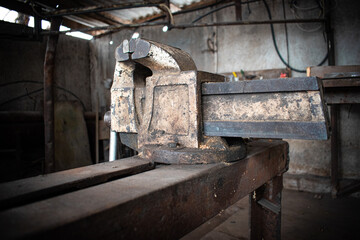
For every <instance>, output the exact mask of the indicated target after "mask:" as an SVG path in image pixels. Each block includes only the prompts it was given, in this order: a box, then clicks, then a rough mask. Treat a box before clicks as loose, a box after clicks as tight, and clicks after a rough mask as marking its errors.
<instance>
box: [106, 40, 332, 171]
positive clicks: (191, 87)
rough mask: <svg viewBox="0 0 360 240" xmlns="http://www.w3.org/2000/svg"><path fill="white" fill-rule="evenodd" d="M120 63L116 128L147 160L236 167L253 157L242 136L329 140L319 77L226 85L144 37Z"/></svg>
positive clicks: (123, 48)
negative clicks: (229, 164) (216, 163)
mask: <svg viewBox="0 0 360 240" xmlns="http://www.w3.org/2000/svg"><path fill="white" fill-rule="evenodd" d="M115 57H116V66H115V72H114V80H113V85H112V88H111V111H110V119H111V129H112V131H116V132H119V133H120V138H121V142H122V143H123V144H125V145H127V146H129V147H130V148H132V149H135V150H137V151H139V154H140V155H141V156H142V157H143V158H147V159H150V160H153V161H156V162H161V163H172V164H199V163H214V162H231V161H236V160H239V159H242V158H244V157H245V156H246V144H245V143H244V141H243V138H249V137H253V138H288V139H289V138H300V139H327V138H328V118H327V113H326V107H325V105H324V102H323V100H322V86H321V82H320V81H319V80H318V79H317V78H314V77H312V78H287V79H270V80H252V81H240V82H225V77H224V76H222V75H217V74H211V73H207V72H202V71H198V70H197V69H196V65H195V63H194V61H193V60H192V58H191V57H190V55H189V54H187V53H186V52H184V51H182V50H180V49H178V48H174V47H171V46H167V45H164V44H161V43H157V42H153V41H149V40H144V39H131V40H130V41H128V40H124V41H123V42H122V43H121V44H120V46H119V47H117V49H116V52H115Z"/></svg>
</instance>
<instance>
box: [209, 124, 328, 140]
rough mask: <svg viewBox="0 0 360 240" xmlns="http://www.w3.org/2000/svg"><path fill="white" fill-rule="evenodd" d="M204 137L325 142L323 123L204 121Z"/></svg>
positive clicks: (325, 127)
mask: <svg viewBox="0 0 360 240" xmlns="http://www.w3.org/2000/svg"><path fill="white" fill-rule="evenodd" d="M204 135H205V136H221V137H244V138H248V137H253V138H278V139H307V140H313V139H315V140H326V139H328V135H327V126H326V123H325V122H270V121H266V122H265V121H263V122H240V121H204Z"/></svg>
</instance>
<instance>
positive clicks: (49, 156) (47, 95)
mask: <svg viewBox="0 0 360 240" xmlns="http://www.w3.org/2000/svg"><path fill="white" fill-rule="evenodd" d="M60 25H61V18H54V19H52V20H51V26H50V30H51V31H58V30H59V28H60ZM58 39H59V35H52V36H49V38H48V41H47V45H46V52H45V60H44V127H45V129H44V132H45V159H44V170H43V172H44V173H51V172H53V171H54V169H55V137H54V85H55V80H54V76H55V55H56V46H57V42H58Z"/></svg>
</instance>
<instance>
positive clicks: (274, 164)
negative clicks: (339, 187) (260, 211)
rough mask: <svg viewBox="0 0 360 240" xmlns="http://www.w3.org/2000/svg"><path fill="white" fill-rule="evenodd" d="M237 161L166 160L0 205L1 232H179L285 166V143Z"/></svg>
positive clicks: (121, 235)
mask: <svg viewBox="0 0 360 240" xmlns="http://www.w3.org/2000/svg"><path fill="white" fill-rule="evenodd" d="M249 149H250V151H249V154H248V156H247V157H246V158H245V159H243V160H242V161H238V162H235V163H217V164H207V165H191V166H190V165H183V166H182V165H168V166H161V167H160V168H156V169H154V170H152V171H148V172H144V173H141V174H138V175H134V176H131V177H127V178H124V179H120V180H115V181H111V182H108V183H105V184H101V185H98V186H93V187H89V188H87V189H83V190H79V191H76V192H72V193H68V194H64V195H61V196H57V197H54V198H51V199H47V200H43V201H40V202H36V203H33V204H29V205H26V206H22V207H18V208H13V209H9V210H6V211H3V212H1V213H0V228H1V229H0V230H1V231H0V235H1V237H2V238H3V239H5V238H14V239H17V238H25V237H33V238H51V239H64V238H69V237H70V238H87V239H99V238H106V239H110V238H111V239H114V238H116V239H176V238H179V237H181V236H183V235H184V234H186V233H187V232H189V231H191V230H192V229H194V228H195V227H197V226H199V225H200V224H202V223H203V222H205V221H206V220H207V219H209V218H211V217H213V216H214V215H216V214H218V213H219V212H220V211H221V210H223V209H224V208H226V207H228V206H229V205H231V204H233V203H235V202H236V201H238V200H239V199H240V198H242V197H244V196H246V195H247V194H248V193H250V192H252V191H254V190H255V189H257V188H259V187H260V186H261V185H263V184H264V183H266V182H267V181H269V180H270V179H272V178H273V177H275V176H276V175H278V174H281V173H282V172H283V171H284V170H285V169H286V162H287V151H288V144H287V143H286V142H282V141H273V142H256V143H253V144H250V145H249Z"/></svg>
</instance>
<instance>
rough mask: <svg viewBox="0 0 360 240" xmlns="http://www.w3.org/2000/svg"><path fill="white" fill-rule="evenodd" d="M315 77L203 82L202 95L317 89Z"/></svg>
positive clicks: (317, 83) (317, 84)
mask: <svg viewBox="0 0 360 240" xmlns="http://www.w3.org/2000/svg"><path fill="white" fill-rule="evenodd" d="M318 81H319V80H318V79H317V78H316V77H299V78H291V79H287V78H277V79H266V80H247V81H239V82H221V83H203V84H202V92H201V94H202V95H203V96H204V95H219V94H237V93H269V92H297V91H316V90H319V88H320V87H319V86H320V84H319V82H318Z"/></svg>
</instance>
